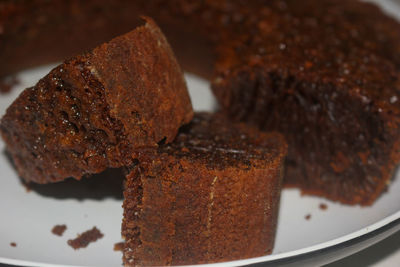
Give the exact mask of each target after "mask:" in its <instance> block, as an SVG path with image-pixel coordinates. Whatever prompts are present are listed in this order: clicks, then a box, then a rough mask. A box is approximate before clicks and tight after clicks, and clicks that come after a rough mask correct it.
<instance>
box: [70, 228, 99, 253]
mask: <svg viewBox="0 0 400 267" xmlns="http://www.w3.org/2000/svg"><path fill="white" fill-rule="evenodd" d="M103 236H104V235H103V234H102V233H101V232H100V231H99V229H97V228H96V226H94V227H93V228H92V229H91V230H88V231H86V232H83V233H82V234H78V236H77V237H76V238H75V239H70V240H68V242H67V243H68V245H70V246H71V247H72V248H73V249H80V248H85V247H87V246H88V245H89V244H90V243H92V242H96V241H97V240H98V239H100V238H102V237H103Z"/></svg>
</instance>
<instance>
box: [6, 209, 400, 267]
mask: <svg viewBox="0 0 400 267" xmlns="http://www.w3.org/2000/svg"><path fill="white" fill-rule="evenodd" d="M390 230H392V231H393V233H394V232H396V231H398V230H400V211H397V212H395V213H394V214H392V215H389V216H387V217H385V218H384V219H382V220H379V221H378V222H375V223H373V224H371V225H368V226H366V227H364V228H362V229H360V230H357V231H354V232H352V233H350V234H347V235H344V236H341V237H338V238H334V239H332V240H329V241H326V242H323V243H319V244H316V245H312V246H309V247H305V248H301V249H296V250H293V251H288V252H283V253H278V254H272V255H266V256H261V257H255V258H249V259H242V260H236V261H227V262H220V263H210V264H199V265H185V266H198V267H199V266H207V267H219V266H245V265H250V264H257V263H268V264H280V263H279V262H282V261H285V262H286V263H290V262H293V261H297V260H299V258H300V257H302V258H303V257H306V258H310V257H312V256H313V255H316V254H319V253H321V252H324V251H325V252H326V251H332V250H335V249H340V248H345V247H348V246H351V245H355V244H358V243H361V242H363V241H366V240H368V239H372V238H374V237H376V236H379V235H382V234H383V233H385V232H389V231H390ZM383 238H384V237H383ZM383 238H381V239H377V240H375V242H371V243H370V244H369V245H372V244H374V243H376V242H379V241H380V240H382V239H383ZM359 250H361V249H359ZM0 263H3V264H10V265H17V266H33V267H35V266H41V267H49V266H53V267H81V265H63V264H51V263H44V262H36V261H25V260H18V259H12V258H6V257H0ZM82 267H83V266H82Z"/></svg>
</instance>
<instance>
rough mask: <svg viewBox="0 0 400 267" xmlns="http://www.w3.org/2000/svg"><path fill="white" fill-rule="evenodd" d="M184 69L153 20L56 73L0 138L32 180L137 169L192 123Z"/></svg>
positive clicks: (31, 93)
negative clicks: (145, 152)
mask: <svg viewBox="0 0 400 267" xmlns="http://www.w3.org/2000/svg"><path fill="white" fill-rule="evenodd" d="M192 115H193V112H192V106H191V102H190V98H189V95H188V91H187V89H186V84H185V81H184V78H183V75H182V72H181V70H180V68H179V66H178V64H177V62H176V60H175V58H174V56H173V53H172V51H171V49H170V47H169V45H168V43H167V41H166V39H165V37H164V36H163V34H162V33H161V31H160V29H159V28H158V27H157V26H156V25H155V23H154V22H153V21H152V20H151V19H148V18H146V19H145V22H144V23H143V25H141V26H139V27H137V28H136V29H135V30H134V31H132V32H130V33H127V34H126V35H123V36H120V37H117V38H115V39H113V40H112V41H110V42H108V43H105V44H103V45H101V46H99V47H97V48H95V49H94V50H93V51H91V52H88V53H86V54H83V55H80V56H76V57H74V58H72V59H69V60H67V61H65V62H64V63H63V64H61V65H59V66H58V67H56V68H54V69H53V70H52V71H51V72H50V73H49V74H48V75H47V76H46V77H44V78H43V79H41V80H40V81H39V82H38V83H37V84H36V85H35V86H34V87H32V88H28V89H26V90H25V91H23V92H22V94H21V95H20V96H19V97H18V98H17V100H15V101H14V103H13V104H12V105H11V106H10V107H9V108H8V109H7V113H6V115H5V116H4V117H3V119H2V120H1V133H2V136H3V139H4V140H5V142H6V144H7V150H8V151H9V152H10V154H11V156H12V158H13V160H14V163H15V165H16V168H17V170H18V172H19V174H20V176H21V177H23V178H24V179H25V180H26V181H33V182H37V183H48V182H56V181H61V180H63V179H65V178H67V177H74V178H76V179H80V178H81V177H82V176H83V175H85V174H92V173H99V172H101V171H103V170H105V169H106V168H108V167H113V168H114V167H121V166H128V165H131V164H132V162H133V160H134V159H135V157H136V155H137V152H138V151H139V150H140V149H144V148H149V147H153V148H154V147H156V146H157V143H158V142H160V141H163V142H164V141H165V142H166V143H168V142H170V141H172V140H173V138H174V137H175V135H176V133H177V131H178V128H179V127H180V126H181V125H182V124H184V123H186V122H189V121H190V120H191V118H192Z"/></svg>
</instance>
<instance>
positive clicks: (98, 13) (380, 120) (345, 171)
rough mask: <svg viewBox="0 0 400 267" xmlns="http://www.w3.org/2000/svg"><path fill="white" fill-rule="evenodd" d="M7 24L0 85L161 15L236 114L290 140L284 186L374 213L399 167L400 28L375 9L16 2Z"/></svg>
mask: <svg viewBox="0 0 400 267" xmlns="http://www.w3.org/2000/svg"><path fill="white" fill-rule="evenodd" d="M33 11H34V12H33ZM0 14H1V16H0V29H1V30H0V62H8V63H7V64H4V65H3V64H2V65H1V66H0V76H4V75H7V74H10V73H13V72H15V71H17V70H21V69H22V68H26V67H29V66H32V65H36V64H43V63H46V62H51V61H54V60H58V59H60V58H62V57H64V56H65V55H68V54H70V53H71V52H72V51H73V50H74V51H76V50H78V51H79V49H83V48H87V47H90V46H93V45H94V44H96V43H99V42H101V41H104V38H108V37H109V36H112V34H114V33H115V34H118V33H121V32H120V31H121V30H126V28H125V27H133V25H136V24H137V20H136V19H134V18H135V17H136V16H135V14H148V15H151V16H152V17H154V18H155V19H156V21H157V22H158V23H159V24H160V26H161V28H162V29H163V30H164V31H165V33H166V35H167V38H168V39H169V41H170V42H171V43H172V46H173V47H174V49H175V52H176V53H177V57H178V59H179V62H180V63H181V64H182V66H183V67H184V68H185V70H189V71H194V72H195V73H197V74H200V75H203V76H204V77H207V78H211V77H213V78H212V79H211V81H212V84H213V86H212V87H213V91H214V92H215V94H216V96H217V98H218V100H219V102H220V104H221V106H222V109H223V110H224V112H225V113H226V114H228V115H229V116H230V117H231V118H233V119H235V120H242V121H245V122H249V123H251V124H254V125H257V126H259V127H260V128H261V129H265V130H276V131H280V132H282V133H283V134H284V135H285V136H286V139H287V140H288V143H289V145H290V146H289V155H288V160H287V166H288V167H287V172H286V177H285V179H284V180H285V184H286V185H287V186H295V187H299V188H301V189H302V191H303V192H304V193H307V194H314V195H320V196H325V197H328V198H330V199H332V200H336V201H340V202H343V203H347V204H362V205H369V204H372V203H373V202H374V200H375V199H376V198H377V197H378V196H379V195H380V194H381V193H382V192H383V191H384V190H385V188H386V186H387V184H389V183H390V179H391V177H392V174H393V172H394V170H395V167H396V166H397V164H398V162H399V159H400V156H399V153H398V151H399V149H400V148H399V134H400V133H399V131H398V125H399V124H398V122H399V119H398V118H399V114H398V113H399V112H398V108H397V106H398V105H397V104H398V101H399V93H398V92H399V90H398V88H399V83H400V82H399V69H400V26H399V24H398V22H396V21H395V20H394V19H392V18H390V17H389V16H387V15H385V14H384V13H383V12H382V11H380V10H379V8H377V7H376V6H375V5H373V4H371V3H363V2H360V1H356V0H321V1H320V0H305V1H297V0H270V1H266V0H255V1H244V0H234V1H227V0H218V1H188V0H172V1H166V0H154V1H140V0H137V1H127V0H119V1H103V0H99V1H85V2H81V1H79V2H78V1H62V0H54V1H51V2H49V1H44V0H30V1H28V0H21V1H11V0H8V1H3V2H2V3H1V4H0ZM78 25H80V26H78ZM66 33H68V34H66ZM70 36H72V37H73V38H70ZM54 38H57V39H56V40H60V41H59V45H58V46H57V49H53V47H54V45H53V44H54V43H57V42H55V41H54V40H55V39H54ZM69 40H76V41H74V42H73V43H71V42H70V41H69ZM24 51H29V52H24ZM30 51H35V53H30ZM214 65H215V67H213V66H214ZM213 73H214V74H213Z"/></svg>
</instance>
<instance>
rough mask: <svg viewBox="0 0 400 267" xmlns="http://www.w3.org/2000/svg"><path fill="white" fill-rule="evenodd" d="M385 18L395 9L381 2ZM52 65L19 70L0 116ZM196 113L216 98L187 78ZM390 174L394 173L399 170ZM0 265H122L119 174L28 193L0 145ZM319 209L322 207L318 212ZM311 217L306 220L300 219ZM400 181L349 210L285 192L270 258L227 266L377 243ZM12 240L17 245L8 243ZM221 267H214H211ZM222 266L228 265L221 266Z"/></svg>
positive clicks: (393, 219) (323, 257)
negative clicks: (77, 241)
mask: <svg viewBox="0 0 400 267" xmlns="http://www.w3.org/2000/svg"><path fill="white" fill-rule="evenodd" d="M380 4H381V5H383V7H384V8H385V10H387V11H388V13H390V14H395V15H396V14H397V16H400V9H399V8H398V6H397V5H395V4H394V2H391V1H389V0H387V1H380ZM51 67H52V66H45V67H40V68H36V69H33V70H29V71H25V72H22V73H20V75H19V79H20V81H21V83H20V85H18V86H17V87H16V89H14V90H13V91H12V92H11V93H10V94H7V95H4V96H1V97H0V115H2V114H4V112H5V109H6V107H7V106H8V105H9V104H10V103H11V102H12V101H13V100H14V99H15V98H16V97H17V95H18V94H19V93H20V92H21V90H22V89H23V88H26V87H28V86H32V85H33V84H35V83H36V82H37V80H38V79H39V78H40V77H42V76H44V75H45V74H46V73H47V72H48V71H49V70H50V69H51ZM186 78H187V80H188V85H189V88H190V93H191V96H192V99H193V104H194V107H195V109H196V110H212V109H213V108H214V107H215V100H214V98H213V96H212V95H211V93H210V91H209V84H208V83H207V82H206V81H204V80H201V79H199V78H197V77H195V76H192V75H186ZM396 176H400V172H398V173H397V175H396ZM0 177H1V178H0V179H1V186H0V214H1V215H0V218H1V220H0V263H8V264H16V265H27V266H46V265H51V266H54V265H59V266H71V265H72V266H121V262H122V261H121V256H122V255H121V252H116V251H113V246H114V244H115V243H117V242H120V241H121V240H120V225H121V219H122V208H121V204H122V195H121V184H122V180H123V176H122V174H121V173H119V172H118V171H114V170H110V171H107V172H106V173H105V174H104V175H99V176H96V177H92V178H89V179H85V180H84V181H83V182H80V183H78V182H76V181H74V180H69V181H66V182H63V183H59V184H52V185H41V186H38V185H37V186H33V187H32V188H31V190H27V189H26V188H25V187H24V186H23V185H22V184H21V182H20V180H19V178H18V176H17V174H16V172H15V170H14V169H13V167H12V165H11V163H10V161H9V160H8V158H7V157H6V155H5V153H4V143H3V142H2V141H0ZM320 204H325V205H326V206H327V209H321V208H320ZM307 215H310V218H309V219H308V220H307V219H306V216H307ZM399 221H400V177H396V178H395V179H394V180H393V183H392V184H391V186H390V187H389V188H388V191H387V192H386V193H385V194H383V195H382V197H380V198H379V199H378V201H377V202H376V203H375V204H374V205H373V206H372V207H366V208H362V207H358V206H355V207H350V206H344V205H340V204H337V203H333V202H330V201H327V200H325V199H321V198H317V197H308V196H301V195H300V192H299V191H298V190H295V189H290V190H287V189H286V190H284V191H283V192H282V198H281V208H280V214H279V223H278V231H277V237H276V243H275V249H274V251H273V254H272V255H269V256H265V257H260V258H253V259H249V260H243V261H237V262H234V263H231V264H230V265H235V266H237V265H244V264H250V263H257V262H264V263H267V262H269V263H271V264H274V263H276V264H278V263H281V264H290V262H293V261H297V260H304V259H308V260H309V259H316V260H317V261H318V264H321V263H328V262H330V261H333V260H335V259H338V258H341V257H344V256H346V255H348V254H349V253H353V252H355V251H357V250H360V249H362V248H364V247H366V246H368V245H370V244H372V243H374V242H377V241H379V240H380V239H382V238H384V237H385V236H387V235H389V234H391V233H392V232H394V231H396V230H397V229H399V228H400V223H399ZM57 224H66V225H67V230H66V231H65V233H64V235H63V236H62V237H59V236H55V235H53V234H52V233H51V229H52V228H53V226H54V225H57ZM93 226H96V227H97V228H99V229H100V231H101V232H102V233H103V234H104V237H103V238H102V239H100V240H98V241H97V242H95V243H92V244H90V245H89V246H88V247H87V248H84V249H80V250H73V249H72V248H71V247H69V246H68V245H67V240H68V239H72V238H75V237H76V235H77V234H78V233H81V232H84V231H86V230H89V229H91V228H92V227H93ZM11 242H15V243H16V247H13V246H11V245H10V243H11ZM215 265H221V264H215ZM223 265H227V264H223Z"/></svg>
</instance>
